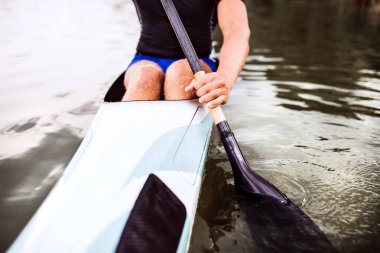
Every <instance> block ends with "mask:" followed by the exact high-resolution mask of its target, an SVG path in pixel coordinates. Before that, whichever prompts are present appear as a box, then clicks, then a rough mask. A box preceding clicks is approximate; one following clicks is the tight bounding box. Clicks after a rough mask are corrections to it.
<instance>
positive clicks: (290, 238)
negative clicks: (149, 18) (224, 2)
mask: <svg viewBox="0 0 380 253" xmlns="http://www.w3.org/2000/svg"><path fill="white" fill-rule="evenodd" d="M161 3H162V5H163V7H164V9H165V12H166V14H167V16H168V18H169V21H170V23H171V25H172V27H173V30H174V32H175V34H176V36H177V39H178V41H179V43H180V45H181V48H182V50H183V52H184V54H185V56H186V58H187V60H188V62H189V64H190V67H191V70H192V72H193V73H194V77H195V79H198V78H200V77H201V76H203V75H205V72H204V71H203V69H202V66H201V64H200V61H199V59H198V57H197V55H196V53H195V50H194V48H193V46H192V44H191V41H190V39H189V36H188V34H187V32H186V30H185V28H184V26H183V24H182V21H181V19H180V17H179V15H178V13H177V10H176V9H175V6H174V4H173V2H172V0H161ZM194 18H196V17H194ZM210 114H211V117H212V118H213V121H214V123H215V125H216V127H217V129H218V131H219V133H220V137H221V140H222V143H223V146H224V149H225V150H226V153H227V156H228V158H229V160H230V163H231V167H232V171H233V175H234V180H235V188H236V190H237V193H238V203H239V206H240V208H241V210H242V211H243V212H244V213H245V214H246V221H247V223H248V226H249V228H250V231H251V234H252V238H253V240H254V241H255V243H256V246H257V247H258V248H259V249H262V250H264V251H268V250H270V251H271V252H284V251H286V252H299V251H302V252H321V251H324V252H335V251H336V250H335V248H334V247H333V246H332V245H331V243H330V241H329V240H328V239H327V237H326V236H325V235H324V234H323V232H322V231H321V230H320V229H319V228H318V227H317V226H316V225H315V224H314V223H313V221H312V220H311V219H310V218H309V217H308V216H307V215H306V214H305V213H304V212H303V211H302V210H301V209H299V208H298V207H297V206H296V205H295V204H293V203H292V202H291V201H290V200H289V199H288V198H287V197H286V195H285V194H284V193H282V192H281V191H280V190H279V189H278V188H277V187H275V186H274V185H273V184H271V183H270V182H268V181H267V180H265V179H264V178H263V177H261V176H260V175H258V174H256V173H255V172H254V171H253V170H252V169H251V168H250V167H249V165H248V162H247V160H246V159H245V157H244V155H243V154H242V152H241V150H240V148H239V145H238V143H237V141H236V139H235V137H234V134H233V132H232V131H231V129H230V127H229V125H228V123H227V121H226V118H225V116H224V113H223V111H222V109H221V108H220V107H217V108H214V109H210Z"/></svg>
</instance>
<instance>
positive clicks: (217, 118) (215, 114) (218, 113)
mask: <svg viewBox="0 0 380 253" xmlns="http://www.w3.org/2000/svg"><path fill="white" fill-rule="evenodd" d="M205 74H206V73H205V72H204V71H199V72H197V73H195V74H194V78H195V80H198V79H199V78H201V77H202V76H204V75H205ZM209 111H210V114H211V118H212V120H213V121H214V124H215V125H217V124H219V123H220V122H222V121H224V120H226V116H224V113H223V110H222V108H220V106H218V107H215V108H212V109H209Z"/></svg>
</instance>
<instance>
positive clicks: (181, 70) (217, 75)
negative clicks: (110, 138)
mask: <svg viewBox="0 0 380 253" xmlns="http://www.w3.org/2000/svg"><path fill="white" fill-rule="evenodd" d="M173 2H174V5H175V6H176V8H177V11H178V13H179V16H180V17H181V19H182V22H183V23H184V26H185V28H186V30H187V32H188V34H189V37H190V40H191V41H192V43H193V45H194V48H195V51H196V53H197V55H198V57H199V58H200V59H201V65H202V67H203V68H204V70H205V71H206V73H207V74H206V75H204V76H203V77H201V78H199V79H198V80H193V79H194V77H193V74H192V72H191V69H190V66H189V64H188V63H187V61H186V59H184V58H185V56H184V54H183V52H182V50H181V47H180V45H179V42H178V40H177V38H176V37H175V33H174V31H173V29H172V27H171V25H170V23H169V20H168V18H167V16H166V14H165V11H164V9H163V7H162V5H161V2H160V0H134V3H135V6H136V10H137V14H138V16H139V19H140V23H141V26H142V31H141V37H140V40H139V43H138V46H137V53H136V55H135V58H134V59H133V60H132V62H131V64H130V65H129V66H128V69H127V71H126V73H125V79H124V85H125V87H126V90H127V91H126V93H125V95H124V97H123V100H124V101H127V100H159V99H160V98H162V97H163V98H164V99H166V100H179V99H192V98H196V97H199V101H200V102H201V103H206V104H207V106H208V107H209V108H215V107H217V106H220V105H222V104H225V103H226V102H227V101H228V98H229V94H230V91H231V89H232V86H233V85H234V83H235V81H236V79H237V77H238V75H239V73H240V71H241V69H242V67H243V65H244V63H245V60H246V57H247V55H248V51H249V36H250V30H249V26H248V19H247V10H246V7H245V4H244V2H243V1H242V0H174V1H173ZM216 17H217V18H216ZM216 20H218V22H219V26H220V29H221V31H222V34H223V44H222V47H221V50H220V58H219V66H217V65H216V63H215V61H213V60H212V59H210V58H209V55H210V53H211V42H212V33H213V29H214V27H215V25H216Z"/></svg>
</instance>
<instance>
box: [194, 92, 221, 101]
mask: <svg viewBox="0 0 380 253" xmlns="http://www.w3.org/2000/svg"><path fill="white" fill-rule="evenodd" d="M223 94H224V92H223V89H214V90H212V91H211V92H208V93H207V94H205V95H203V96H201V97H200V98H199V102H201V103H208V102H210V101H212V100H214V99H216V98H218V97H219V96H221V95H223Z"/></svg>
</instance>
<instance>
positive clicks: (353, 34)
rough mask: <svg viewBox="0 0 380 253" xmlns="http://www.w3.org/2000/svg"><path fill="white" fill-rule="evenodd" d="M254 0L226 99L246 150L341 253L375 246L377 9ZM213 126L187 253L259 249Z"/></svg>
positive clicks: (379, 131) (379, 111) (378, 214)
mask: <svg viewBox="0 0 380 253" xmlns="http://www.w3.org/2000/svg"><path fill="white" fill-rule="evenodd" d="M247 6H248V9H249V18H250V26H251V30H252V36H251V54H250V56H249V59H248V62H247V64H246V66H245V68H244V71H243V72H242V74H241V76H242V80H241V81H240V82H239V83H238V84H237V85H236V86H235V88H234V91H233V92H234V93H233V95H232V98H231V100H230V103H229V104H228V106H226V107H225V110H226V113H227V115H228V118H229V121H230V124H231V127H232V128H233V129H234V131H235V135H236V137H237V139H238V141H239V143H240V145H241V148H242V150H243V152H244V153H245V155H246V156H247V159H248V160H249V162H250V164H251V165H252V167H253V168H255V169H256V171H257V172H258V173H259V174H261V175H263V176H264V177H266V178H267V179H269V181H271V182H272V183H274V184H275V185H276V186H278V187H279V188H280V189H281V190H282V191H284V192H285V193H286V194H287V195H288V196H289V197H290V198H291V199H292V200H293V201H294V202H295V203H296V204H297V205H298V206H299V207H301V209H302V210H303V211H304V212H306V213H307V214H308V215H309V216H310V217H311V218H312V219H313V221H314V222H315V223H316V224H317V225H318V226H319V227H320V228H321V229H322V231H323V232H324V233H325V234H326V235H327V236H328V238H329V239H330V241H331V242H332V243H333V245H334V246H335V247H336V248H337V249H338V250H339V251H340V252H379V251H380V239H379V238H380V149H379V147H380V118H379V116H380V100H379V99H380V13H371V12H370V11H368V9H365V8H358V7H357V6H356V5H352V4H349V3H347V2H344V1H266V0H261V1H260V0H255V1H248V2H247ZM213 134H214V135H213V139H212V143H211V147H210V152H209V159H208V163H207V167H206V172H205V177H204V182H203V189H202V192H201V198H200V202H199V205H198V213H197V219H196V224H195V227H194V231H193V232H194V234H193V238H192V242H191V250H190V252H261V251H262V250H258V249H257V245H255V244H254V243H253V242H252V239H251V238H252V237H254V235H252V234H250V230H249V227H248V226H247V223H246V219H247V217H246V213H244V212H243V211H241V208H240V207H239V205H238V203H237V200H236V196H235V193H234V187H233V181H232V172H231V169H230V166H229V163H228V160H227V156H226V154H225V152H224V150H223V148H222V144H221V142H220V141H219V138H218V133H217V132H216V131H215V132H214V133H213ZM283 232H284V233H286V231H283ZM268 249H270V247H269V246H268ZM283 250H284V251H286V249H283ZM268 252H270V250H268Z"/></svg>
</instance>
